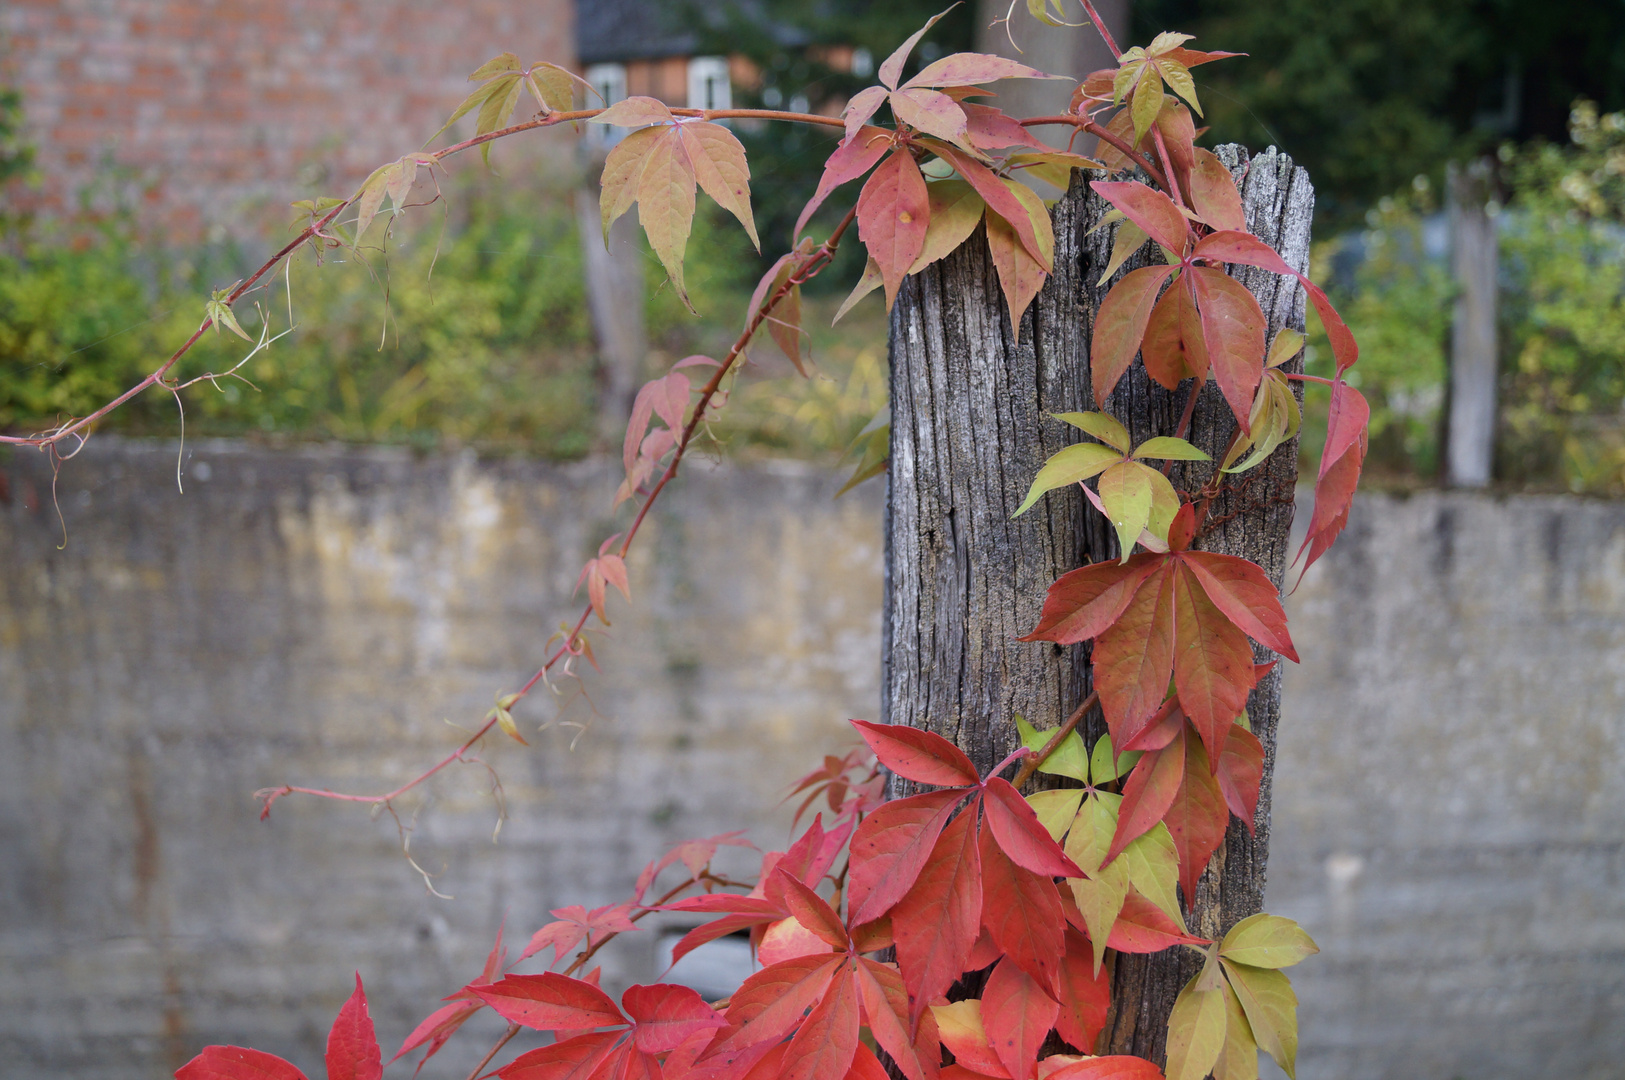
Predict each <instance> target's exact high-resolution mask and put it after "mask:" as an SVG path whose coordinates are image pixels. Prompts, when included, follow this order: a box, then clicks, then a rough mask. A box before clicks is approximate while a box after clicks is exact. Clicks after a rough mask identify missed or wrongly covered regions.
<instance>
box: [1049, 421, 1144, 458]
mask: <svg viewBox="0 0 1625 1080" xmlns="http://www.w3.org/2000/svg"><path fill="white" fill-rule="evenodd" d="M1050 415H1051V416H1053V417H1054V418H1055V419H1057V420H1061V421H1063V422H1065V423H1068V424H1071V425H1072V426H1073V427H1075V428H1082V429H1083V430H1084V431H1087V432H1088V433H1089V434H1091V435H1093V436H1094V437H1095V438H1097V439H1099V440H1100V441H1101V442H1103V443H1105V444H1106V445H1107V446H1110V447H1113V448H1115V449H1116V450H1118V451H1120V452H1121V453H1124V454H1126V453H1128V451H1129V437H1128V428H1126V427H1124V426H1123V425H1122V424H1120V423H1118V422H1117V420H1116V418H1114V417H1112V416H1109V415H1107V414H1106V413H1103V412H1069V413H1051V414H1050Z"/></svg>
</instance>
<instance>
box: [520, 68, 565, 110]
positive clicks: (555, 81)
mask: <svg viewBox="0 0 1625 1080" xmlns="http://www.w3.org/2000/svg"><path fill="white" fill-rule="evenodd" d="M530 87H531V93H533V94H535V95H536V99H537V103H538V104H539V105H542V106H543V107H544V108H546V109H548V110H549V111H551V112H568V111H569V110H570V106H571V105H574V104H575V93H576V91H575V77H574V76H573V75H571V74H570V73H569V72H568V71H566V70H565V69H563V68H561V67H559V66H558V65H557V64H549V63H545V62H544V63H540V64H537V65H535V66H534V67H532V68H531V69H530Z"/></svg>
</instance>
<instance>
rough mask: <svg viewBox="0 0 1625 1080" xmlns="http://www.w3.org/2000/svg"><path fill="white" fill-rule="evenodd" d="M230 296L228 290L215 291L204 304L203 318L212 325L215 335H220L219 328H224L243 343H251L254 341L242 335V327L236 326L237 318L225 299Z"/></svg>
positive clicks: (244, 334)
mask: <svg viewBox="0 0 1625 1080" xmlns="http://www.w3.org/2000/svg"><path fill="white" fill-rule="evenodd" d="M230 295H231V290H230V289H216V290H215V291H214V292H213V293H212V294H211V295H210V296H209V299H208V300H206V301H205V302H204V304H203V313H204V315H205V317H207V318H208V319H209V320H210V321H211V322H213V323H214V332H215V334H216V335H218V334H219V333H220V328H221V327H222V326H224V327H225V328H226V329H227V330H230V331H231V332H232V333H234V334H236V335H237V336H238V337H240V338H242V339H243V340H244V341H253V340H254V339H253V338H251V337H249V336H248V335H247V334H246V333H244V332H243V328H242V326H241V325H239V324H238V322H237V316H236V315H235V314H234V313H233V312H232V310H231V302H230V301H229V300H227V299H226V298H227V297H228V296H230Z"/></svg>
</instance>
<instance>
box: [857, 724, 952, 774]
mask: <svg viewBox="0 0 1625 1080" xmlns="http://www.w3.org/2000/svg"><path fill="white" fill-rule="evenodd" d="M852 726H853V727H855V728H857V729H858V734H859V735H862V736H863V741H864V742H866V743H868V744H869V749H871V750H873V751H874V752H875V757H877V758H879V759H880V763H881V764H882V765H884V766H886V768H888V769H890V770H891V771H892V772H894V773H896V774H897V775H898V776H901V777H904V778H906V779H909V780H914V781H917V782H919V783H921V784H935V785H937V786H938V787H972V786H974V785H976V784H979V783H981V781H982V778H981V776H980V775H979V774H978V773H977V771H976V766H975V765H973V764H972V763H971V759H970V758H968V757H966V756H965V752H964V751H963V750H961V749H959V747H957V746H955V745H954V744H953V743H951V742H949V741H948V740H947V739H944V738H943V737H942V736H941V735H938V734H937V733H936V732H934V731H922V730H920V729H919V728H912V727H908V726H907V725H905V724H875V723H871V722H870V721H868V720H854V721H852Z"/></svg>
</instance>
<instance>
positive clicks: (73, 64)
mask: <svg viewBox="0 0 1625 1080" xmlns="http://www.w3.org/2000/svg"><path fill="white" fill-rule="evenodd" d="M0 35H3V37H0V77H3V78H4V79H5V81H7V82H10V83H12V84H14V85H16V86H18V87H19V88H20V89H21V90H22V92H23V95H24V108H25V110H26V121H27V125H28V129H29V133H30V136H31V138H32V141H33V142H34V143H35V145H36V146H37V148H38V156H37V163H38V169H39V172H40V173H41V174H42V178H43V190H42V191H41V192H39V193H38V194H36V195H34V196H32V198H33V199H35V200H36V201H39V202H41V203H42V206H43V208H44V209H46V210H47V211H49V210H51V209H60V208H61V207H63V206H72V205H74V203H75V198H76V192H77V191H79V190H80V189H82V188H84V187H85V186H86V184H88V183H89V182H90V181H91V180H92V178H93V177H94V175H95V174H96V172H97V170H98V167H99V164H100V163H101V162H102V161H103V160H107V159H110V160H111V161H112V162H114V163H116V164H117V165H119V166H123V167H126V168H127V169H129V170H133V172H134V173H135V174H136V177H137V178H138V184H139V185H143V186H147V187H148V188H149V190H148V192H147V194H146V195H145V196H144V198H146V199H147V200H148V201H149V203H150V208H149V210H148V211H147V213H148V214H150V219H151V220H152V221H154V222H155V223H159V222H161V223H163V224H165V225H166V226H167V227H169V228H171V229H172V230H173V234H174V236H175V238H176V239H187V238H190V237H195V236H197V235H199V234H201V233H204V232H207V231H210V230H212V229H215V228H217V227H224V228H228V229H234V230H235V229H236V227H238V226H242V225H244V224H246V223H247V222H249V221H250V220H251V219H254V218H256V217H257V216H260V215H263V214H265V213H267V212H268V211H267V208H268V207H273V208H275V210H274V211H270V212H272V213H274V214H275V215H276V216H283V210H282V208H284V207H285V206H286V204H287V203H288V202H290V201H292V200H293V199H295V198H303V197H307V196H309V195H312V194H318V193H320V194H348V193H349V192H350V191H351V190H353V189H354V187H355V186H356V184H358V183H359V182H360V181H361V180H362V179H363V178H365V176H366V175H367V173H368V172H369V171H370V170H371V169H372V168H373V167H375V166H376V165H378V164H380V163H382V162H384V161H387V160H392V159H394V158H396V157H398V156H400V155H401V154H402V153H405V152H406V151H408V150H413V149H416V148H417V147H418V146H420V145H421V144H422V142H423V140H424V139H425V138H427V137H428V135H429V134H430V133H431V132H433V131H434V130H435V128H437V127H439V126H440V124H441V123H442V122H444V120H445V118H446V116H448V115H449V114H450V113H451V110H452V109H453V108H455V107H456V104H457V102H458V101H459V100H461V98H462V96H463V95H465V94H467V93H468V91H469V89H471V87H470V84H468V83H467V82H466V81H465V80H466V77H467V75H468V73H469V72H470V71H472V70H473V69H474V68H475V67H477V66H478V65H479V64H481V63H483V62H484V61H485V60H487V59H489V58H490V57H491V56H494V55H496V54H497V53H499V52H502V51H504V50H509V51H512V52H515V53H517V54H519V56H520V58H521V59H522V60H524V61H526V62H529V61H532V60H551V61H553V62H555V63H565V64H569V63H572V62H573V60H574V55H573V54H574V34H573V5H572V3H571V0H524V2H521V0H3V2H0ZM521 108H523V106H521ZM471 122H472V118H469V119H468V120H465V121H463V122H462V124H461V125H460V126H470V125H471ZM470 131H472V128H471V126H470ZM500 156H501V151H499V152H498V155H496V156H494V157H493V161H497V160H498V159H499V157H500ZM144 216H145V215H144Z"/></svg>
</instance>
